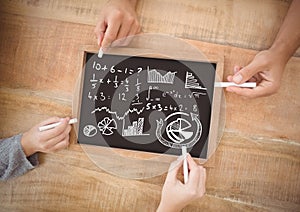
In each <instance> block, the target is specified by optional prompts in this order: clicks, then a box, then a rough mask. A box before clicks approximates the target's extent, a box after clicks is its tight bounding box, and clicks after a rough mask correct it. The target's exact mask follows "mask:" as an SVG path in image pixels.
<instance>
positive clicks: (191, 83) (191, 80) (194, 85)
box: [184, 71, 207, 90]
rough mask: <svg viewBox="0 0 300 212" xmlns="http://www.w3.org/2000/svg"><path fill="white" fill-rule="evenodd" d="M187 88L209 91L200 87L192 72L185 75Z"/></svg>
mask: <svg viewBox="0 0 300 212" xmlns="http://www.w3.org/2000/svg"><path fill="white" fill-rule="evenodd" d="M184 87H185V88H191V89H199V90H207V88H205V87H202V86H200V84H199V82H198V80H197V79H196V78H195V76H194V75H193V74H192V73H191V72H188V71H187V72H186V75H185V85H184Z"/></svg>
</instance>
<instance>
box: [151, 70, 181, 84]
mask: <svg viewBox="0 0 300 212" xmlns="http://www.w3.org/2000/svg"><path fill="white" fill-rule="evenodd" d="M147 71H148V75H147V82H148V83H163V84H173V83H174V78H175V74H176V72H171V71H168V72H167V73H166V74H165V75H162V74H161V73H159V72H158V71H157V70H156V69H151V70H149V67H148V70H147Z"/></svg>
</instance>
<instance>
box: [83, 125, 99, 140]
mask: <svg viewBox="0 0 300 212" xmlns="http://www.w3.org/2000/svg"><path fill="white" fill-rule="evenodd" d="M83 134H84V135H85V136H86V137H93V136H95V135H96V134H97V128H96V127H95V126H93V125H86V126H85V127H84V128H83Z"/></svg>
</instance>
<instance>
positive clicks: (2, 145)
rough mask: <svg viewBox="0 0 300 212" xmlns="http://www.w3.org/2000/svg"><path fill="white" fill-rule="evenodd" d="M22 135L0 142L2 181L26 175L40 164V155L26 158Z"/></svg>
mask: <svg viewBox="0 0 300 212" xmlns="http://www.w3.org/2000/svg"><path fill="white" fill-rule="evenodd" d="M21 138H22V134H19V135H16V136H13V137H10V138H6V139H1V140H0V150H1V151H0V180H2V181H3V180H7V179H10V178H13V177H17V176H20V175H23V174H25V173H26V172H28V171H29V170H31V169H33V168H34V167H36V166H37V165H38V163H39V161H38V154H37V153H35V154H33V155H31V156H29V157H26V155H25V153H24V151H23V149H22V145H21Z"/></svg>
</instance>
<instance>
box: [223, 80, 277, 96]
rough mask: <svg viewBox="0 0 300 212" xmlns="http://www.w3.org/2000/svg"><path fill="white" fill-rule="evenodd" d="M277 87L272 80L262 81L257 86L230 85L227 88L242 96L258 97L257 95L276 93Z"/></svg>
mask: <svg viewBox="0 0 300 212" xmlns="http://www.w3.org/2000/svg"><path fill="white" fill-rule="evenodd" d="M276 90H277V89H276V88H274V87H273V86H272V83H271V82H266V81H264V82H261V83H260V84H259V85H258V86H257V87H255V88H240V87H234V86H230V87H227V88H226V91H228V92H232V93H235V94H237V95H240V96H244V97H247V98H257V97H264V96H268V95H271V94H273V93H275V91H276Z"/></svg>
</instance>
